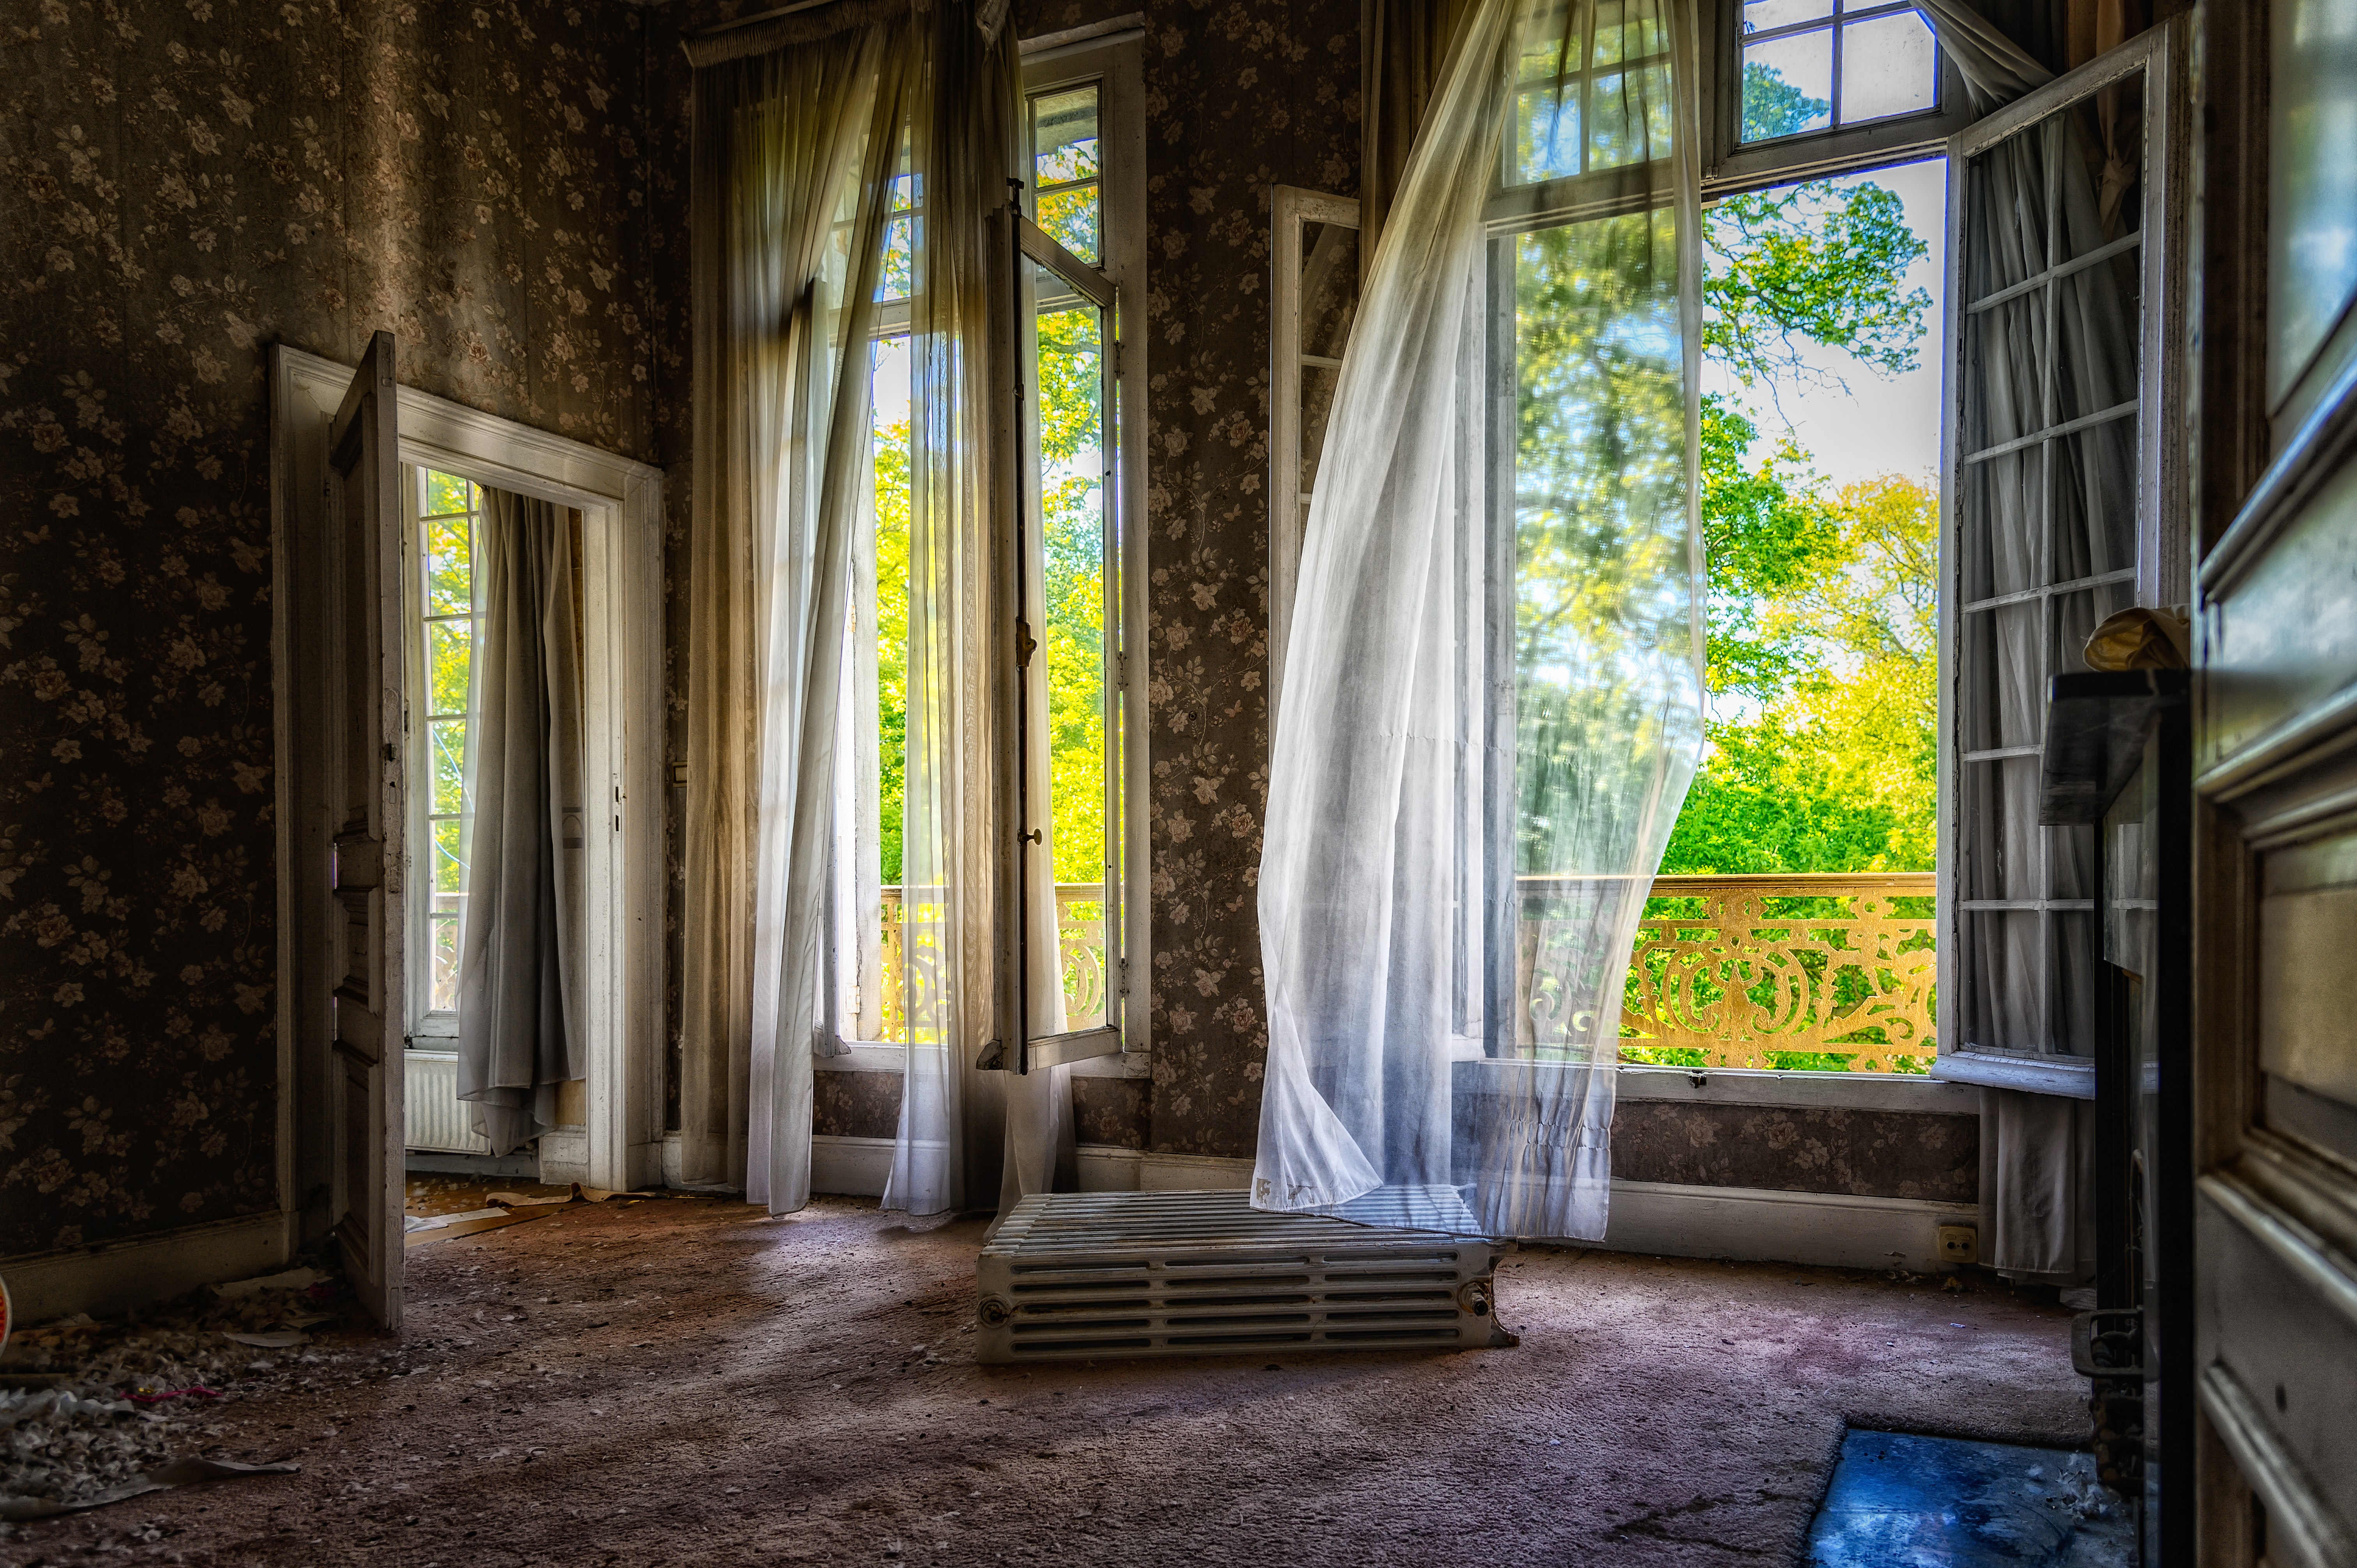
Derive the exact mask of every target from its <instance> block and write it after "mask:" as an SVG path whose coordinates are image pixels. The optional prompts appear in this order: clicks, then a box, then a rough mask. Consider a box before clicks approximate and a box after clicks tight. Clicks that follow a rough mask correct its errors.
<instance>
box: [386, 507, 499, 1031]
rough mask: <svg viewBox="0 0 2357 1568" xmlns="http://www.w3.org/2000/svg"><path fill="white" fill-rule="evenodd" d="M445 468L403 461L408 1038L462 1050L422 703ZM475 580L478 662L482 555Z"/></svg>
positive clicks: (430, 736)
mask: <svg viewBox="0 0 2357 1568" xmlns="http://www.w3.org/2000/svg"><path fill="white" fill-rule="evenodd" d="M438 471H441V470H436V469H432V468H430V467H425V466H424V465H419V464H414V463H405V464H403V465H402V467H401V514H402V527H403V529H404V534H403V539H402V552H401V564H402V571H403V573H404V577H405V578H416V579H418V580H417V581H416V582H412V583H409V584H408V587H409V589H410V590H412V591H409V592H405V593H404V597H403V603H404V607H405V608H406V611H407V613H406V615H405V617H404V626H403V628H402V629H403V632H404V643H405V646H404V649H403V650H402V656H403V660H404V665H405V667H406V669H407V671H408V679H409V693H410V700H409V705H410V711H411V716H410V735H411V743H410V748H409V788H410V797H409V842H410V843H412V844H414V845H415V846H416V854H415V862H414V866H413V875H414V877H415V878H416V880H415V883H414V886H415V887H416V889H417V892H418V894H419V896H418V897H414V898H412V899H411V900H410V901H409V908H410V921H411V930H410V939H409V940H410V951H412V952H414V953H415V954H417V955H418V957H419V960H420V961H418V962H414V963H412V964H411V965H410V966H409V989H410V993H411V994H410V997H409V1019H410V1024H409V1031H408V1037H407V1039H406V1041H405V1042H404V1043H405V1045H406V1046H407V1047H408V1048H409V1049H411V1050H433V1051H450V1050H456V1049H457V1036H458V1013H457V1009H456V1008H437V1007H436V1006H435V1005H434V908H433V907H434V891H435V890H434V841H433V828H434V822H433V819H434V817H435V816H436V812H435V811H434V727H433V717H432V715H431V714H427V713H425V711H424V710H423V709H422V708H421V707H420V706H419V703H420V702H421V700H422V698H423V697H424V696H425V694H426V693H427V692H428V690H429V688H428V685H427V674H426V644H427V640H428V638H427V633H426V620H427V617H426V610H425V604H424V602H423V598H424V594H423V586H422V585H423V574H424V571H425V560H424V546H423V544H422V542H421V540H420V537H419V534H420V531H421V529H422V528H423V526H424V521H425V511H424V509H423V508H422V506H421V505H420V497H419V492H420V490H421V489H423V488H424V479H425V475H426V474H428V473H430V472H438ZM450 477H451V478H465V476H464V475H459V474H453V475H451V476H450ZM468 483H470V484H472V483H473V481H471V480H469V481H468ZM474 493H475V495H476V497H477V500H478V505H477V507H476V509H475V511H474V513H473V524H472V526H473V528H474V529H479V528H480V527H481V526H482V519H483V511H482V508H481V505H480V504H479V503H480V498H481V495H482V487H481V486H480V485H475V486H474ZM470 542H472V535H471V533H470ZM469 578H470V585H471V598H470V604H471V610H470V613H469V614H468V617H467V618H468V619H469V620H471V621H472V622H473V623H474V626H473V628H472V629H473V637H472V640H471V643H470V648H471V650H472V653H471V654H470V660H471V657H472V656H473V655H475V654H479V652H480V650H481V648H482V642H483V596H482V577H481V573H480V570H479V558H478V569H477V570H476V571H474V572H471V573H470V574H469ZM437 619H457V617H456V616H447V617H437ZM472 682H473V669H472V666H471V662H470V664H469V668H468V686H469V698H468V720H469V725H468V737H467V738H468V745H469V746H472V745H473V743H474V735H473V725H472V723H471V721H472V719H473V717H474V714H473V699H472ZM470 804H471V802H470ZM465 814H466V815H472V812H471V811H468V812H467V813H465ZM462 842H463V841H462ZM459 929H460V930H461V931H462V932H463V931H464V930H465V923H464V920H463V918H462V919H461V922H460V926H459ZM461 940H462V941H463V940H464V939H463V937H462V938H461Z"/></svg>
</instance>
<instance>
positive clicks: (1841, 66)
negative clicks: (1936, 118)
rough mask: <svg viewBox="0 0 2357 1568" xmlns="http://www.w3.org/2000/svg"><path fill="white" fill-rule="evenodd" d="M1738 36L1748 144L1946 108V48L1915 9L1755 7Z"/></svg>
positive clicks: (1825, 0) (1819, 1)
mask: <svg viewBox="0 0 2357 1568" xmlns="http://www.w3.org/2000/svg"><path fill="white" fill-rule="evenodd" d="M1737 28H1738V45H1737V52H1738V57H1739V59H1740V67H1741V72H1742V79H1741V80H1742V105H1741V117H1740V124H1739V125H1738V136H1737V139H1738V141H1740V142H1742V143H1744V144H1747V145H1749V144H1755V143H1760V142H1773V141H1781V140H1783V139H1785V138H1787V137H1793V136H1808V135H1815V134H1821V133H1824V132H1830V131H1835V130H1840V129H1844V128H1846V127H1849V126H1853V125H1863V124H1868V123H1870V122H1873V121H1878V120H1890V119H1896V118H1900V117H1901V116H1904V115H1910V114H1921V113H1934V112H1936V111H1937V110H1938V109H1939V107H1940V75H1941V71H1940V51H1939V45H1938V43H1937V41H1936V39H1935V38H1933V36H1932V28H1931V26H1930V24H1928V23H1927V22H1925V21H1924V19H1923V16H1922V14H1921V12H1919V11H1918V10H1916V9H1915V7H1914V6H1913V5H1908V4H1896V5H1893V4H1882V5H1848V6H1844V7H1842V8H1840V9H1839V10H1838V11H1836V9H1835V0H1751V3H1750V4H1748V5H1743V6H1742V8H1741V16H1740V19H1739V20H1738V23H1737Z"/></svg>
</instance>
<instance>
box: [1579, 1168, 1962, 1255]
mask: <svg viewBox="0 0 2357 1568" xmlns="http://www.w3.org/2000/svg"><path fill="white" fill-rule="evenodd" d="M1610 1215H1611V1217H1610V1219H1609V1220H1608V1221H1607V1223H1606V1226H1605V1231H1604V1247H1605V1250H1606V1251H1614V1252H1647V1253H1652V1254H1654V1255H1656V1256H1660V1257H1672V1258H1733V1259H1737V1260H1738V1261H1741V1262H1775V1263H1804V1264H1809V1265H1811V1266H1813V1267H1818V1268H1835V1269H1888V1268H1891V1267H1894V1266H1895V1267H1898V1268H1902V1269H1906V1270H1908V1271H1909V1272H1910V1273H1933V1272H1935V1271H1937V1270H1939V1269H1940V1268H1941V1267H1942V1266H1943V1265H1942V1264H1941V1262H1940V1242H1939V1229H1940V1227H1941V1226H1943V1225H1968V1226H1971V1227H1972V1228H1973V1229H1975V1230H1978V1229H1979V1228H1980V1222H1981V1211H1980V1206H1979V1205H1978V1204H1972V1203H1931V1202H1927V1201H1924V1200H1922V1199H1921V1198H1912V1197H1853V1196H1851V1195H1850V1194H1847V1193H1838V1192H1779V1191H1774V1190H1771V1189H1769V1188H1765V1187H1687V1186H1683V1185H1680V1184H1676V1183H1672V1182H1657V1181H1617V1180H1616V1181H1615V1182H1613V1184H1612V1203H1611V1211H1610Z"/></svg>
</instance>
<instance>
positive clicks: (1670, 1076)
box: [1618, 1066, 1981, 1116]
mask: <svg viewBox="0 0 2357 1568" xmlns="http://www.w3.org/2000/svg"><path fill="white" fill-rule="evenodd" d="M1618 1071H1619V1074H1620V1085H1619V1093H1620V1098H1621V1099H1622V1100H1633V1101H1658V1100H1672V1101H1682V1102H1684V1103H1687V1104H1694V1105H1761V1106H1768V1105H1775V1106H1787V1107H1790V1108H1792V1109H1794V1110H1802V1111H1915V1112H1936V1113H1940V1114H1950V1115H1959V1116H1971V1115H1977V1114H1979V1112H1980V1108H1981V1097H1980V1095H1979V1094H1978V1093H1977V1092H1975V1090H1971V1089H1967V1088H1964V1087H1963V1086H1962V1085H1960V1084H1955V1083H1944V1082H1942V1081H1940V1080H1939V1079H1938V1078H1937V1077H1936V1075H1935V1076H1934V1077H1932V1078H1919V1077H1915V1076H1913V1075H1911V1074H1902V1073H1878V1072H1760V1071H1756V1070H1751V1069H1741V1070H1737V1069H1713V1070H1710V1071H1702V1070H1695V1071H1688V1070H1686V1069H1684V1068H1674V1067H1633V1066H1632V1067H1623V1068H1620V1069H1618Z"/></svg>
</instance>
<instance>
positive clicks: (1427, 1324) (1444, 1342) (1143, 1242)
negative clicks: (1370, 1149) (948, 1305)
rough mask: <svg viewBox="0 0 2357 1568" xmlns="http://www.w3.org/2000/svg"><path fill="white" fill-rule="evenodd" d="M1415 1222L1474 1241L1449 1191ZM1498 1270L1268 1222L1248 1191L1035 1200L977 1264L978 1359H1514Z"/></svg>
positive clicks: (1385, 1239) (1426, 1205)
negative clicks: (1374, 1354) (1430, 1355)
mask: <svg viewBox="0 0 2357 1568" xmlns="http://www.w3.org/2000/svg"><path fill="white" fill-rule="evenodd" d="M1413 1207H1414V1208H1415V1209H1417V1210H1418V1213H1417V1215H1416V1218H1418V1219H1426V1217H1427V1216H1428V1215H1430V1216H1438V1217H1440V1218H1441V1219H1442V1222H1443V1223H1445V1224H1458V1223H1461V1224H1462V1225H1463V1227H1464V1229H1465V1230H1472V1229H1473V1223H1472V1221H1473V1217H1472V1215H1471V1214H1470V1213H1469V1212H1468V1211H1467V1210H1466V1208H1465V1207H1464V1204H1463V1203H1462V1201H1461V1200H1459V1199H1458V1196H1457V1194H1456V1192H1455V1191H1454V1190H1452V1189H1450V1188H1447V1187H1440V1188H1435V1189H1433V1191H1432V1192H1431V1193H1429V1194H1423V1195H1418V1199H1417V1201H1416V1202H1415V1204H1414V1205H1413ZM1456 1216H1462V1219H1461V1220H1458V1219H1456V1218H1455V1217H1456ZM1498 1256H1499V1254H1498V1251H1497V1249H1496V1247H1495V1246H1494V1245H1493V1244H1492V1243H1491V1242H1490V1241H1489V1240H1485V1239H1483V1238H1482V1237H1480V1236H1478V1235H1448V1234H1442V1233H1439V1232H1438V1231H1436V1230H1405V1229H1400V1228H1396V1227H1390V1226H1381V1225H1360V1224H1353V1223H1351V1222H1350V1221H1348V1220H1342V1219H1323V1218H1320V1217H1318V1216H1314V1215H1301V1214H1267V1213H1263V1212H1262V1211H1260V1210H1258V1209H1255V1208H1253V1207H1252V1205H1251V1202H1250V1197H1249V1195H1248V1194H1246V1193H1243V1192H1241V1191H1238V1192H1066V1193H1040V1194H1036V1195H1034V1196H1032V1197H1027V1198H1025V1199H1024V1200H1023V1201H1022V1202H1021V1203H1019V1204H1017V1206H1016V1208H1015V1212H1014V1213H1012V1214H1010V1215H1008V1216H1007V1219H1006V1223H1005V1224H1004V1225H1002V1226H1000V1227H999V1229H998V1233H997V1234H996V1236H994V1237H992V1238H991V1240H990V1242H989V1243H988V1245H986V1246H985V1247H984V1248H983V1250H982V1257H981V1260H980V1263H979V1267H978V1269H977V1271H976V1273H977V1282H978V1283H979V1285H980V1287H981V1295H982V1301H981V1307H980V1311H979V1313H978V1315H977V1318H976V1322H977V1335H976V1344H975V1348H974V1351H975V1358H976V1359H978V1360H981V1361H984V1362H987V1363H996V1364H1000V1365H1005V1364H1008V1363H1012V1362H1018V1361H1077V1360H1113V1359H1125V1358H1132V1357H1138V1356H1237V1355H1260V1354H1265V1353H1267V1352H1270V1351H1295V1352H1299V1351H1305V1350H1400V1349H1417V1348H1423V1349H1437V1350H1458V1349H1473V1348H1480V1347H1483V1346H1488V1345H1511V1344H1512V1343H1514V1340H1513V1337H1512V1336H1511V1335H1508V1334H1506V1333H1504V1332H1503V1331H1502V1330H1501V1329H1499V1328H1498V1326H1497V1324H1496V1318H1495V1313H1494V1311H1493V1305H1494V1292H1495V1290H1496V1283H1495V1281H1496V1270H1497V1265H1498Z"/></svg>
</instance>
